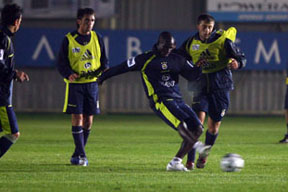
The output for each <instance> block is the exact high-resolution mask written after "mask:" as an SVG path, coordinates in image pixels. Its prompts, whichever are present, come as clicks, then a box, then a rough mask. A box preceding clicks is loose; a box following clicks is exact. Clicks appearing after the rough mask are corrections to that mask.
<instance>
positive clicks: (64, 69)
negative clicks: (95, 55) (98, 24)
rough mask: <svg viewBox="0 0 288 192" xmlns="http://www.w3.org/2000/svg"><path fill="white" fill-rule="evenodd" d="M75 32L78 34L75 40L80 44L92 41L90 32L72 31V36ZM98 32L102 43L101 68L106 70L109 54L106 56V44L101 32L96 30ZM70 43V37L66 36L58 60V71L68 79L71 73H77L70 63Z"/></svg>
mask: <svg viewBox="0 0 288 192" xmlns="http://www.w3.org/2000/svg"><path fill="white" fill-rule="evenodd" d="M75 34H77V35H78V36H77V37H76V39H75V40H76V41H77V42H78V43H79V44H81V45H85V44H87V43H88V42H90V39H91V34H89V35H81V34H79V33H78V32H77V31H73V32H71V35H72V36H74V35H75ZM96 34H97V37H98V41H99V44H100V49H101V58H100V62H101V67H100V69H101V70H104V69H106V68H108V59H107V56H106V51H105V46H104V42H103V39H102V37H101V35H100V34H98V33H97V32H96ZM68 43H69V41H68V38H67V37H66V36H65V38H64V39H63V41H62V45H61V48H60V51H59V54H58V61H57V68H58V71H59V72H60V74H61V75H62V76H63V77H64V78H66V79H68V77H69V76H70V75H71V74H73V73H75V72H74V71H73V70H72V69H71V66H70V63H69V59H68Z"/></svg>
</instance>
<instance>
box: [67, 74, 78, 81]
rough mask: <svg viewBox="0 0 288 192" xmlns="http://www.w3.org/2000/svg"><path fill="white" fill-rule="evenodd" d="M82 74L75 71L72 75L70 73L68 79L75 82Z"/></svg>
mask: <svg viewBox="0 0 288 192" xmlns="http://www.w3.org/2000/svg"><path fill="white" fill-rule="evenodd" d="M79 77H80V76H79V75H78V74H77V73H73V74H71V75H69V77H68V80H69V81H70V82H73V81H75V80H76V79H77V78H79Z"/></svg>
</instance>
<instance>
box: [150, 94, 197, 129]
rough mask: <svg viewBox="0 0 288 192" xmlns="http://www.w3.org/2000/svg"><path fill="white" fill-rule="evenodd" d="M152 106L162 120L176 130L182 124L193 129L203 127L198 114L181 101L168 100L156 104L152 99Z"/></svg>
mask: <svg viewBox="0 0 288 192" xmlns="http://www.w3.org/2000/svg"><path fill="white" fill-rule="evenodd" d="M150 106H151V108H152V109H153V111H154V112H155V113H156V114H157V115H158V116H159V117H160V118H161V119H163V120H164V121H165V122H166V123H167V124H168V125H169V126H171V127H172V128H173V129H175V130H177V127H178V126H179V124H180V123H181V122H186V123H187V124H188V126H190V127H191V128H194V127H195V128H196V127H198V126H199V125H201V122H200V120H199V119H198V117H197V114H196V113H195V112H194V111H193V109H192V108H191V107H190V106H189V105H187V104H185V103H184V101H183V100H181V99H177V100H174V99H168V98H166V99H162V100H161V101H157V102H156V103H155V102H154V101H152V99H151V100H150Z"/></svg>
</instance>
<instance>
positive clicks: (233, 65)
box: [227, 58, 239, 70]
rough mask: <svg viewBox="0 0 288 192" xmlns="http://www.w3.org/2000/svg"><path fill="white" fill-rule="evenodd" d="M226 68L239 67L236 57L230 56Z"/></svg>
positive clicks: (234, 68) (233, 68)
mask: <svg viewBox="0 0 288 192" xmlns="http://www.w3.org/2000/svg"><path fill="white" fill-rule="evenodd" d="M227 67H228V69H230V70H236V69H238V67H239V63H238V61H237V60H236V59H233V58H231V62H230V63H228V65H227Z"/></svg>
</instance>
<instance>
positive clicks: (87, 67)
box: [84, 63, 92, 69]
mask: <svg viewBox="0 0 288 192" xmlns="http://www.w3.org/2000/svg"><path fill="white" fill-rule="evenodd" d="M91 66H92V65H91V63H85V64H84V67H85V69H89V68H90V67H91Z"/></svg>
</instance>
